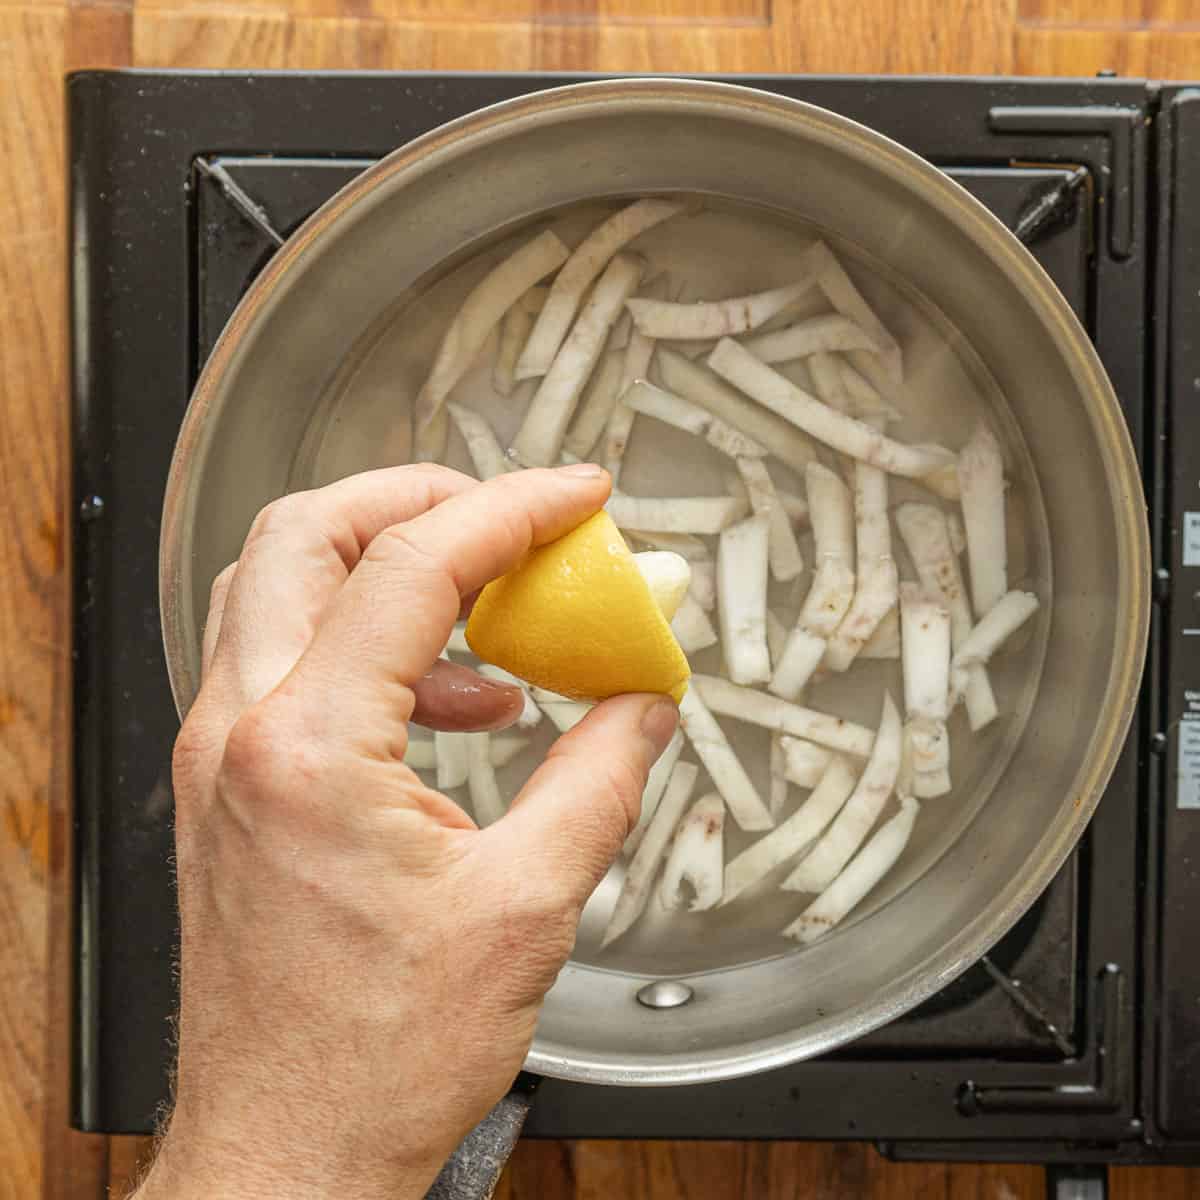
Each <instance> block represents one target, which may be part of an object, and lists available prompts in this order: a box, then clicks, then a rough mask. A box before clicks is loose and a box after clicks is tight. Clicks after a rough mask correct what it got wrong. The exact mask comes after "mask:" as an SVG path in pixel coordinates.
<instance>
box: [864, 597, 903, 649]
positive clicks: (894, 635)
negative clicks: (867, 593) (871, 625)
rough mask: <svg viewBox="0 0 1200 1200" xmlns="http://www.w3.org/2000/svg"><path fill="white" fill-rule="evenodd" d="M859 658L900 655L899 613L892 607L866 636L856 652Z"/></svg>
mask: <svg viewBox="0 0 1200 1200" xmlns="http://www.w3.org/2000/svg"><path fill="white" fill-rule="evenodd" d="M858 657H859V658H870V659H881V658H882V659H896V658H899V657H900V613H899V611H898V610H897V609H894V608H893V609H892V610H891V611H890V612H888V613H886V614H885V615H884V618H883V620H882V621H880V622H879V624H878V625H876V626H875V632H874V633H873V634H871V636H870V637H869V638H867V640H866V643H865V644H864V645H863V648H862V649H861V650H860V651H859V652H858Z"/></svg>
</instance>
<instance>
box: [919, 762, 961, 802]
mask: <svg viewBox="0 0 1200 1200" xmlns="http://www.w3.org/2000/svg"><path fill="white" fill-rule="evenodd" d="M951 786H952V785H951V782H950V772H949V771H947V770H946V769H945V767H942V768H941V769H940V770H937V771H922V772H920V773H919V774H914V775H913V781H912V793H913V795H914V796H916V797H917V799H919V800H935V799H937V797H938V796H944V795H945V794H946V793H947V792H948V791H950V789H951Z"/></svg>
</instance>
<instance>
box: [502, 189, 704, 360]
mask: <svg viewBox="0 0 1200 1200" xmlns="http://www.w3.org/2000/svg"><path fill="white" fill-rule="evenodd" d="M683 207H684V206H683V205H682V204H677V203H674V202H673V201H669V200H638V201H635V202H634V203H633V204H630V205H628V206H627V207H626V208H623V209H621V210H620V211H619V212H615V213H613V215H612V216H611V217H609V218H608V220H606V221H604V222H603V223H602V224H600V225H598V226H597V227H596V228H595V229H593V230H592V232H591V233H590V234H588V236H587V237H586V238H584V240H583V241H582V242H581V243H580V244H579V246H578V247H577V248H576V250H575V251H574V253H573V254H571V256H570V258H568V259H567V261H566V262H565V263H564V264H563V268H562V270H561V271H559V273H558V274H557V275H556V276H555V278H554V282H553V284H552V285H551V287H550V294H549V295H548V296H547V297H546V303H545V305H544V306H543V308H542V311H541V314H540V315H539V316H538V319H537V323H536V324H535V325H534V327H533V332H532V333H531V334H530V335H529V341H528V342H527V343H526V345H525V349H524V351H523V353H522V354H521V358H520V360H519V362H518V363H517V372H516V374H517V378H518V379H531V378H533V377H534V376H536V375H545V374H546V373H547V372H548V371H549V370H550V365H551V363H553V362H554V358H555V355H557V354H558V352H559V349H560V348H561V346H562V343H563V339H564V338H565V337H566V334H567V330H568V328H569V327H570V325H571V321H572V319H573V318H574V316H575V312H576V310H577V309H578V308H579V304H580V301H581V300H582V299H583V294H584V292H586V291H587V288H588V285H589V284H590V283H591V282H592V280H593V279H595V278H596V276H597V275H599V274H600V272H601V271H603V270H604V268H605V267H606V266H607V265H608V262H609V260H610V259H611V258H612V257H613V255H615V254H616V253H617V251H618V250H620V249H621V247H622V246H625V245H627V244H628V243H629V242H631V241H632V240H633V239H634V238H635V237H637V236H638V235H639V234H640V233H643V232H645V230H647V229H649V228H650V227H651V226H653V225H657V224H658V223H659V222H660V221H665V220H666V219H667V218H668V217H673V216H675V214H676V213H680V212H682V211H683ZM622 299H623V298H622Z"/></svg>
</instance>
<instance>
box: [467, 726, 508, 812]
mask: <svg viewBox="0 0 1200 1200" xmlns="http://www.w3.org/2000/svg"><path fill="white" fill-rule="evenodd" d="M466 736H467V764H468V774H467V787H468V789H469V791H470V795H471V811H472V813H473V814H474V817H475V824H476V825H478V826H479V828H480V829H482V828H483V827H484V826H485V825H492V824H495V822H496V821H498V820H500V818H501V817H502V816H504V812H505V809H506V807H507V806H506V805H505V803H504V797H503V796H502V795H501V794H500V785H499V784H498V783H497V782H496V769H495V767H494V766H493V765H492V757H491V751H490V748H489V743H490V742H491V735H490V734H487V733H468V734H467V735H466Z"/></svg>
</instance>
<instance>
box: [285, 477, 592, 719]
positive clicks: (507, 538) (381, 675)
mask: <svg viewBox="0 0 1200 1200" xmlns="http://www.w3.org/2000/svg"><path fill="white" fill-rule="evenodd" d="M610 486H611V481H610V480H609V477H608V473H607V472H606V471H604V470H602V469H601V468H600V467H595V466H591V465H590V464H578V465H575V466H570V467H561V468H558V469H554V470H528V471H516V472H513V473H512V474H508V475H500V476H497V477H496V478H495V479H490V480H488V481H487V482H486V483H481V484H479V485H478V486H477V487H473V488H471V490H470V491H468V492H465V493H463V494H461V495H457V496H452V497H450V498H448V499H446V500H444V501H443V502H442V503H441V504H439V505H438V506H437V507H436V508H432V509H430V510H429V511H428V512H426V513H423V514H422V515H420V516H418V517H415V518H413V519H412V520H411V521H405V522H404V523H402V524H398V525H394V526H392V527H391V528H389V529H386V530H384V531H383V532H382V533H381V534H379V535H378V536H377V537H376V538H375V540H374V541H373V542H372V543H371V544H370V545H369V546H368V547H367V549H366V551H365V553H364V554H363V556H362V559H361V560H360V562H359V564H358V566H357V567H355V569H354V571H353V573H352V574H351V576H350V578H349V580H347V582H346V584H345V586H344V587H343V588H342V589H341V591H340V592H339V593H338V596H337V598H336V600H335V601H334V602H333V604H332V605H331V607H330V610H329V612H328V615H327V617H326V619H325V621H324V622H323V623H322V625H321V628H320V629H319V630H318V631H317V634H316V637H314V639H313V641H312V645H311V646H310V647H309V649H308V650H307V651H306V653H305V654H304V656H303V658H302V659H301V660H300V662H299V663H298V664H297V668H296V678H297V683H298V684H299V682H300V680H301V679H302V678H309V679H311V680H313V681H320V684H321V687H322V688H328V687H330V686H331V685H332V686H334V687H336V688H337V689H338V690H337V695H338V700H339V703H338V710H339V715H340V714H342V713H343V712H344V713H345V717H346V719H347V720H349V721H351V722H352V723H357V722H358V721H360V720H362V718H363V714H362V713H361V712H359V713H357V714H355V715H351V712H350V711H349V710H350V709H352V708H354V703H353V697H359V698H361V699H364V700H366V702H367V703H368V704H369V705H372V706H373V705H374V703H375V702H376V701H377V700H378V699H379V696H380V694H381V691H382V692H389V693H390V692H391V691H392V690H393V689H394V688H395V687H396V685H397V684H400V685H402V686H404V687H406V688H407V687H410V686H411V685H412V684H413V683H414V682H416V680H418V679H419V678H420V677H421V676H422V675H423V674H424V673H425V672H426V671H428V670H429V667H430V664H431V663H432V662H433V660H434V659H435V658H436V657H437V656H438V654H439V653H440V652H441V650H442V648H443V647H444V646H445V644H446V641H447V639H448V638H449V636H450V630H451V628H452V627H453V625H454V622H455V620H456V619H457V617H458V613H459V605H460V602H461V600H462V598H463V597H464V596H467V595H469V594H470V593H471V592H474V591H476V590H477V589H478V588H480V587H482V586H483V585H484V584H485V583H488V582H489V581H491V580H492V579H495V578H497V577H498V576H500V575H503V574H504V573H505V572H506V571H509V570H511V569H512V568H513V567H515V566H516V565H517V563H519V562H520V561H521V559H522V558H523V557H524V556H525V555H526V554H527V553H528V552H529V551H530V550H531V549H533V548H534V547H535V546H540V545H543V544H545V543H546V542H550V541H553V540H554V539H555V538H557V537H561V536H562V535H563V534H564V533H566V532H568V531H569V530H571V529H573V528H575V526H576V525H578V524H579V523H580V522H581V521H584V520H586V519H587V518H588V517H589V516H591V515H592V514H593V513H594V512H596V511H598V510H599V509H600V507H601V506H602V505H603V504H604V501H605V500H606V499H607V497H608V493H609V489H610ZM393 715H396V716H399V717H400V718H401V719H402V720H407V717H408V714H407V713H395V712H394V708H393ZM367 727H369V725H368V726H367Z"/></svg>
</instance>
